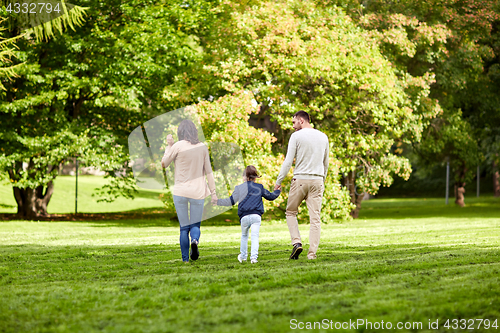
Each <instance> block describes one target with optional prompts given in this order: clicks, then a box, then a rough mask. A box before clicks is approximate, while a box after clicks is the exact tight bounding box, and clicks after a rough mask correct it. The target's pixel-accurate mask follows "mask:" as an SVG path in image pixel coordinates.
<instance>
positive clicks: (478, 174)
mask: <svg viewBox="0 0 500 333" xmlns="http://www.w3.org/2000/svg"><path fill="white" fill-rule="evenodd" d="M480 176H481V174H480V170H479V165H478V166H477V197H478V198H479V178H480Z"/></svg>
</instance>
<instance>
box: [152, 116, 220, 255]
mask: <svg viewBox="0 0 500 333" xmlns="http://www.w3.org/2000/svg"><path fill="white" fill-rule="evenodd" d="M177 136H178V138H179V141H177V142H176V143H174V139H173V138H172V135H171V134H169V135H168V136H167V143H168V145H167V147H166V148H165V154H164V155H163V158H162V160H161V165H162V167H164V168H166V167H168V166H169V165H170V163H172V161H174V165H175V174H174V180H175V185H174V188H173V191H172V194H173V197H174V205H175V210H176V211H177V217H178V219H179V224H180V238H179V242H180V246H181V254H182V261H184V262H189V245H190V244H191V253H190V257H191V259H192V260H196V259H198V257H199V255H200V253H199V250H198V244H199V242H200V226H201V218H202V215H203V203H204V199H205V198H206V197H207V196H209V195H211V196H212V204H215V203H216V201H217V195H216V194H215V180H214V176H213V174H212V167H211V165H210V157H209V154H208V149H207V146H205V145H204V144H203V143H201V142H200V141H199V140H198V130H197V129H196V126H195V125H194V123H193V122H192V121H191V120H183V121H182V122H181V123H180V124H179V128H178V129H177ZM205 175H206V178H207V181H208V186H207V182H206V181H205ZM190 235H191V242H189V236H190Z"/></svg>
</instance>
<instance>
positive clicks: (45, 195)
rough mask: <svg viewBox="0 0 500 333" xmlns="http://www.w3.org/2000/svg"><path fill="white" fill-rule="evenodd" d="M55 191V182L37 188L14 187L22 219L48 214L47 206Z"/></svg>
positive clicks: (19, 214) (18, 211)
mask: <svg viewBox="0 0 500 333" xmlns="http://www.w3.org/2000/svg"><path fill="white" fill-rule="evenodd" d="M52 193H54V184H53V183H52V181H51V182H49V183H48V185H47V187H46V188H45V191H44V187H43V186H38V187H37V188H36V189H32V188H19V187H14V197H15V198H16V202H17V215H18V217H19V218H22V219H31V218H35V217H37V216H47V215H48V214H47V206H48V204H49V201H50V198H51V197H52Z"/></svg>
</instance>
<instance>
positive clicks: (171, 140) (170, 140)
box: [167, 134, 174, 146]
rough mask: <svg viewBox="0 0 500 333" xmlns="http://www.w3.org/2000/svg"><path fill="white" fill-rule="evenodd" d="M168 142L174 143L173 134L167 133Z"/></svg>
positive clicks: (171, 144) (170, 144)
mask: <svg viewBox="0 0 500 333" xmlns="http://www.w3.org/2000/svg"><path fill="white" fill-rule="evenodd" d="M167 143H168V145H169V146H173V145H174V137H173V136H172V134H169V135H167Z"/></svg>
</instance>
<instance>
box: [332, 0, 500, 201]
mask: <svg viewBox="0 0 500 333" xmlns="http://www.w3.org/2000/svg"><path fill="white" fill-rule="evenodd" d="M336 3H338V2H336V1H333V2H330V3H323V5H325V6H329V5H331V4H336ZM343 5H344V6H345V8H347V10H348V12H349V13H350V14H351V16H352V17H354V18H355V19H356V20H357V21H358V22H360V24H362V25H363V26H364V27H365V28H366V29H369V30H371V31H374V32H376V33H378V34H382V35H383V36H385V40H384V46H383V48H382V50H383V53H384V55H385V56H386V57H388V58H389V59H390V60H391V61H392V62H393V63H394V64H395V65H396V66H398V67H399V68H401V69H403V70H405V71H408V72H409V73H411V74H412V75H423V74H424V73H433V74H435V75H436V82H435V83H434V84H433V85H432V86H431V93H430V96H431V97H432V98H435V99H437V100H439V105H440V106H441V108H442V109H443V110H444V112H443V113H441V114H440V115H439V116H438V119H435V120H434V121H433V123H432V125H431V126H429V127H427V129H426V130H425V132H424V135H423V141H422V142H421V143H415V144H414V145H415V151H417V152H418V154H419V156H420V158H421V160H423V161H425V162H426V164H427V165H428V166H429V167H432V166H434V165H436V164H441V163H443V162H444V161H445V160H446V159H451V161H452V168H453V171H454V174H455V186H456V187H461V186H463V185H464V184H465V183H466V182H468V181H470V180H471V179H472V177H473V176H474V173H475V168H476V166H477V165H478V163H480V161H481V160H482V158H483V157H482V156H486V158H487V160H488V161H489V162H488V163H490V164H491V163H493V160H492V158H491V157H492V156H495V154H496V153H498V150H496V149H497V148H496V147H498V144H497V143H496V142H497V139H496V138H498V133H497V131H496V128H498V127H499V125H500V122H499V121H498V119H499V116H500V112H499V111H500V106H499V105H500V104H499V103H498V102H499V101H498V89H499V88H500V86H499V85H498V83H497V82H498V81H496V79H495V77H496V75H495V73H496V71H497V69H496V68H497V66H498V65H497V64H498V54H499V53H498V52H499V49H498V28H496V27H498V24H499V21H500V15H499V14H500V9H499V8H500V5H499V4H498V2H497V1H487V0H459V1H457V0H448V1H435V0H427V1H418V2H415V1H398V2H396V3H394V2H391V3H388V2H385V1H379V0H375V1H368V2H366V1H363V2H361V1H357V0H353V1H349V2H347V3H345V2H344V3H343ZM436 34H439V35H440V36H441V37H440V38H438V43H436V42H435V41H434V42H433V41H432V38H429V37H432V36H436ZM401 36H403V37H404V36H408V39H409V41H410V42H411V44H410V45H409V46H410V48H408V47H407V46H408V44H407V43H401V41H402V40H403V41H404V40H405V38H401ZM422 41H423V43H422ZM402 46H403V47H407V49H409V50H411V51H412V52H415V56H413V57H411V58H408V57H405V56H402V55H403V53H402V52H401V50H403V48H402ZM412 46H413V47H412ZM447 126H450V127H451V128H452V129H453V130H448V129H445V130H443V131H442V132H440V131H438V130H437V128H440V129H441V128H443V129H444V127H447ZM427 139H428V142H426V140H427ZM465 142H467V143H466V147H467V149H465V147H464V146H463V144H464V143H465ZM457 189H458V188H457ZM463 190H464V189H463V188H462V189H461V191H463ZM455 192H456V193H457V191H455Z"/></svg>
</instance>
